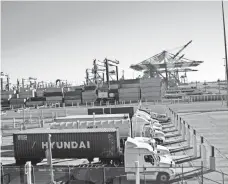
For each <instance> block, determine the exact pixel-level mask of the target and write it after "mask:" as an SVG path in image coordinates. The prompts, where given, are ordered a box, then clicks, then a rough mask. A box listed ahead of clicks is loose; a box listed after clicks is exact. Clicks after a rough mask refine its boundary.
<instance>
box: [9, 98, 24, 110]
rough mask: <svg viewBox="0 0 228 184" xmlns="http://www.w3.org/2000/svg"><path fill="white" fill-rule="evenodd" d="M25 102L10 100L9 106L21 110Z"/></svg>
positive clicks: (19, 99)
mask: <svg viewBox="0 0 228 184" xmlns="http://www.w3.org/2000/svg"><path fill="white" fill-rule="evenodd" d="M25 102H26V99H25V98H11V99H10V106H11V108H22V107H24V105H25Z"/></svg>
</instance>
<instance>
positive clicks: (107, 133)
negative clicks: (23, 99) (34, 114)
mask: <svg viewBox="0 0 228 184" xmlns="http://www.w3.org/2000/svg"><path fill="white" fill-rule="evenodd" d="M48 134H51V143H52V158H60V159H65V158H78V159H80V158H87V159H88V160H92V159H93V158H97V157H98V158H100V159H114V158H118V157H119V156H120V145H119V144H120V141H119V133H118V130H117V129H112V128H110V129H103V128H97V129H75V130H69V129H66V130H53V129H51V130H50V129H46V130H35V129H30V130H25V131H21V132H18V133H15V134H13V141H14V154H15V159H16V161H17V163H24V162H26V161H32V162H39V161H41V160H42V159H44V158H45V150H46V149H47V146H48V142H47V141H48Z"/></svg>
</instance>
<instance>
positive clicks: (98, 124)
mask: <svg viewBox="0 0 228 184" xmlns="http://www.w3.org/2000/svg"><path fill="white" fill-rule="evenodd" d="M50 128H51V129H86V128H118V130H119V135H120V138H122V139H127V138H128V137H131V122H130V119H129V118H128V119H112V120H107V119H106V120H105V119H104V120H94V121H92V120H89V121H78V122H76V121H69V122H61V123H60V122H59V123H51V124H50Z"/></svg>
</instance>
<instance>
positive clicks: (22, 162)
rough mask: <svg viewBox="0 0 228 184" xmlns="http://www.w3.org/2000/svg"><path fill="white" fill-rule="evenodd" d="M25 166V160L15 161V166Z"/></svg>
mask: <svg viewBox="0 0 228 184" xmlns="http://www.w3.org/2000/svg"><path fill="white" fill-rule="evenodd" d="M25 164H26V160H23V159H20V160H18V159H16V165H25Z"/></svg>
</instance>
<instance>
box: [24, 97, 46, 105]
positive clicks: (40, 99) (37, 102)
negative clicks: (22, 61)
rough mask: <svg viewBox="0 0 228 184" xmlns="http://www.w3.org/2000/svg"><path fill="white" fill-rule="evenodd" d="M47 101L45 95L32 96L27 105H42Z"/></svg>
mask: <svg viewBox="0 0 228 184" xmlns="http://www.w3.org/2000/svg"><path fill="white" fill-rule="evenodd" d="M45 101H46V98H45V97H32V98H29V100H28V101H27V102H26V106H27V107H34V106H42V105H44V103H45Z"/></svg>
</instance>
